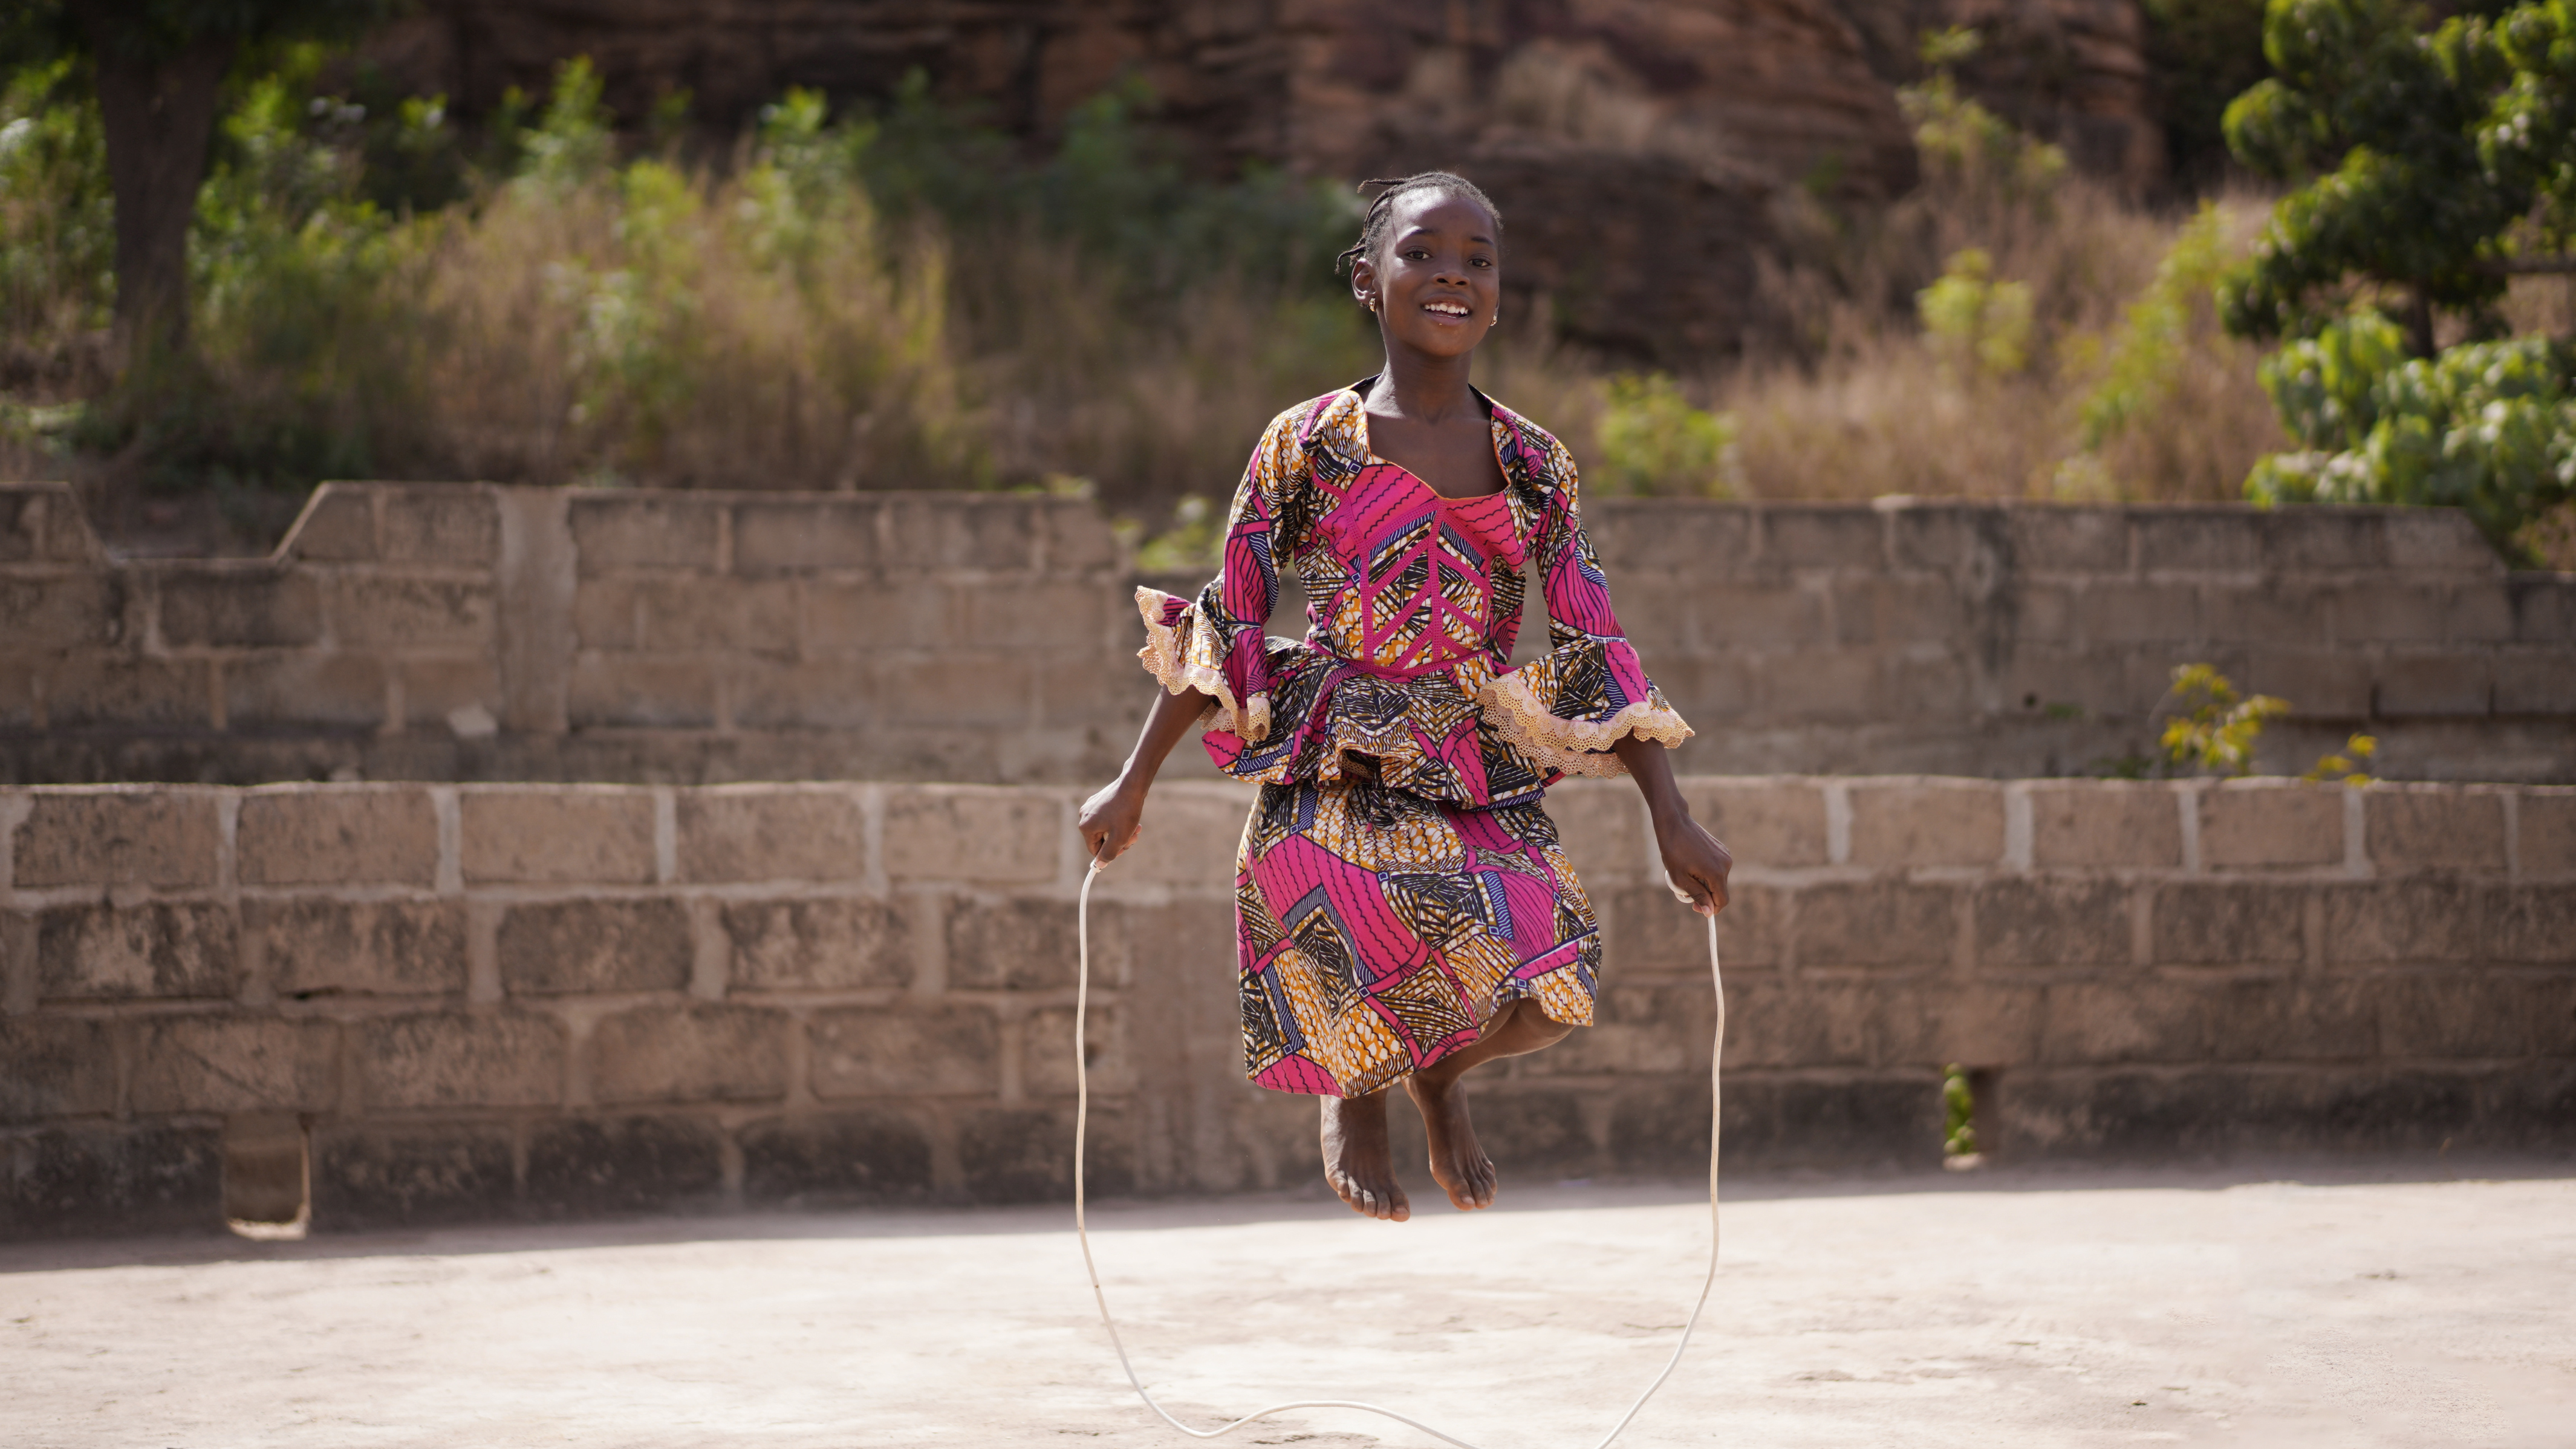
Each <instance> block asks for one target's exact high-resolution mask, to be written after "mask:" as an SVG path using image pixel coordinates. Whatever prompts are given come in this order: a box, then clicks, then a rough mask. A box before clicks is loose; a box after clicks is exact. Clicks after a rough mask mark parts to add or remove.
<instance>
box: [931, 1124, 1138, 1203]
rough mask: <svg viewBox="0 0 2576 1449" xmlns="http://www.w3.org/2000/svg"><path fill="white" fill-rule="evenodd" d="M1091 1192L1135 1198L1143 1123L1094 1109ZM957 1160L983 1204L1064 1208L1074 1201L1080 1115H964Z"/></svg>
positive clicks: (971, 1193) (969, 1191) (969, 1190)
mask: <svg viewBox="0 0 2576 1449" xmlns="http://www.w3.org/2000/svg"><path fill="white" fill-rule="evenodd" d="M1091 1130H1092V1140H1091V1151H1090V1162H1089V1164H1088V1168H1089V1176H1090V1179H1091V1181H1090V1190H1091V1191H1092V1192H1094V1193H1096V1194H1100V1195H1102V1196H1109V1195H1112V1194H1117V1193H1126V1192H1133V1191H1135V1190H1136V1189H1135V1182H1136V1169H1135V1160H1136V1150H1135V1138H1136V1129H1135V1124H1134V1123H1133V1122H1132V1121H1131V1120H1130V1119H1129V1118H1128V1116H1127V1114H1126V1113H1125V1112H1123V1111H1119V1110H1117V1109H1115V1108H1112V1109H1108V1110H1104V1109H1103V1107H1102V1105H1101V1104H1100V1103H1098V1102H1094V1103H1093V1104H1092V1107H1091ZM957 1156H958V1158H959V1159H960V1160H961V1161H962V1162H963V1164H964V1166H965V1170H966V1171H965V1175H966V1191H967V1194H968V1195H969V1196H970V1197H971V1198H972V1199H973V1200H974V1201H976V1202H979V1203H1014V1202H1058V1201H1062V1200H1063V1199H1065V1198H1068V1197H1071V1196H1072V1195H1073V1110H1072V1109H1071V1108H1070V1107H1061V1108H1052V1109H1049V1108H1020V1107H987V1108H983V1109H981V1110H977V1111H966V1112H960V1113H958V1114H957Z"/></svg>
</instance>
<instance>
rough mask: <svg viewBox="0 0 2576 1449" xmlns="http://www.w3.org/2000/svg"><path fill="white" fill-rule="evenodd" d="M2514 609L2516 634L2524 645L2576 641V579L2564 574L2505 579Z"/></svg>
mask: <svg viewBox="0 0 2576 1449" xmlns="http://www.w3.org/2000/svg"><path fill="white" fill-rule="evenodd" d="M2504 596H2505V603H2506V606H2507V607H2508V608H2510V609H2511V610H2512V611H2513V637H2514V638H2515V639H2517V640H2519V641H2521V642H2522V643H2525V644H2542V645H2560V646H2564V645H2567V644H2571V643H2576V579H2569V578H2567V577H2566V576H2565V575H2562V574H2516V575H2514V576H2512V577H2510V578H2508V579H2506V580H2505V586H2504Z"/></svg>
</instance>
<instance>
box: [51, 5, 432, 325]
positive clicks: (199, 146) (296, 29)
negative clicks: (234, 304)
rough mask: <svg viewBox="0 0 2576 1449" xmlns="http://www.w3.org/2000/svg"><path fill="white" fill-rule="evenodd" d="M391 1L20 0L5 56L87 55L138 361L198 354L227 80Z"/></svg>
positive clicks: (124, 316)
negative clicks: (193, 306) (190, 334)
mask: <svg viewBox="0 0 2576 1449" xmlns="http://www.w3.org/2000/svg"><path fill="white" fill-rule="evenodd" d="M390 8H391V0H13V3H12V4H11V6H10V9H11V11H12V12H13V13H12V14H11V15H10V17H9V18H8V20H7V21H6V22H5V23H0V59H6V60H8V61H11V62H13V63H23V62H25V61H29V60H36V59H42V58H48V57H49V56H54V55H60V54H62V53H63V52H66V51H68V52H72V53H76V54H79V55H81V56H83V57H84V58H85V59H86V60H87V61H88V62H89V67H90V71H91V74H92V76H93V77H94V79H95V83H96V85H97V88H98V106H99V120H100V123H101V127H102V129H103V130H104V132H105V135H106V141H107V166H108V177H109V183H110V186H111V189H112V190H113V192H114V193H115V200H116V337H117V343H118V346H119V348H120V350H121V351H122V352H123V353H124V354H125V356H126V357H127V359H128V362H129V365H131V364H133V363H138V362H139V363H143V364H146V365H149V364H151V363H152V362H153V361H154V360H156V359H158V358H161V357H165V356H169V355H175V354H177V353H178V352H180V351H181V350H183V349H184V348H185V347H186V344H187V330H188V225H189V221H190V219H191V218H192V217H193V216H194V215H195V212H196V204H197V190H198V187H199V186H201V185H202V184H203V183H204V181H205V178H206V156H207V147H208V143H209V142H210V141H211V140H212V139H213V136H214V128H215V116H216V111H217V108H218V103H219V102H220V100H221V95H222V87H223V80H224V75H225V72H226V71H228V70H229V69H230V68H231V66H232V63H233V60H234V57H235V56H237V55H238V54H240V53H241V51H242V49H243V48H244V47H246V46H255V45H259V44H262V43H264V42H268V41H273V40H281V39H288V38H307V37H322V36H330V35H335V34H345V33H351V32H354V31H356V30H357V29H359V28H361V27H363V26H365V25H366V24H367V23H369V22H371V21H373V20H376V19H378V18H380V17H382V16H383V15H384V14H386V13H387V12H388V11H389V10H390Z"/></svg>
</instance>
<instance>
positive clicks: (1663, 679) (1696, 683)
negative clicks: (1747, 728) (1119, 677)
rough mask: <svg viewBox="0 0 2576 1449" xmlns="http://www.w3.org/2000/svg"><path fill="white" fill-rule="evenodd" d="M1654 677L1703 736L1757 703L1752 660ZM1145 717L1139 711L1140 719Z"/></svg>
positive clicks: (1698, 662) (1668, 659) (1683, 660)
mask: <svg viewBox="0 0 2576 1449" xmlns="http://www.w3.org/2000/svg"><path fill="white" fill-rule="evenodd" d="M1542 637H1544V636H1542ZM1653 678H1654V683H1655V687H1656V688H1658V689H1660V690H1662V691H1663V692H1664V698H1665V700H1666V701H1667V702H1669V703H1670V704H1671V705H1672V707H1673V708H1674V709H1676V710H1678V711H1680V712H1681V716H1682V718H1683V719H1685V720H1688V721H1690V722H1691V723H1692V726H1693V728H1695V729H1698V730H1700V731H1701V732H1702V734H1703V735H1708V734H1713V733H1714V726H1715V725H1716V724H1717V723H1718V722H1719V721H1721V720H1733V719H1741V718H1743V717H1744V716H1745V715H1746V714H1748V713H1750V712H1751V711H1752V710H1753V708H1754V706H1755V704H1756V702H1757V701H1756V695H1755V692H1754V681H1755V678H1756V671H1755V668H1754V661H1752V660H1750V659H1743V658H1706V657H1696V658H1695V657H1693V656H1690V655H1687V654H1664V655H1660V656H1657V657H1656V660H1655V671H1654V676H1653ZM1142 717H1143V716H1142V713H1141V711H1140V712H1139V715H1138V718H1139V719H1141V718H1142ZM1689 748H1690V746H1688V745H1685V746H1683V749H1684V750H1688V749H1689ZM1682 758H1683V759H1685V760H1687V759H1688V758H1689V756H1688V755H1687V754H1685V755H1684V756H1682Z"/></svg>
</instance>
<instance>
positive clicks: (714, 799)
mask: <svg viewBox="0 0 2576 1449" xmlns="http://www.w3.org/2000/svg"><path fill="white" fill-rule="evenodd" d="M679 836H680V838H679V846H680V879H682V880H688V881H756V880H856V879H858V878H859V877H861V876H863V875H865V874H867V865H868V862H867V830H866V822H865V820H863V819H862V818H861V816H860V814H859V802H858V800H857V798H856V797H854V796H852V795H851V794H850V793H849V792H848V791H846V790H837V789H832V788H829V787H816V786H809V785H785V786H775V785H751V786H726V787H723V788H719V789H704V790H690V791H686V792H684V793H682V794H681V796H680V798H679Z"/></svg>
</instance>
